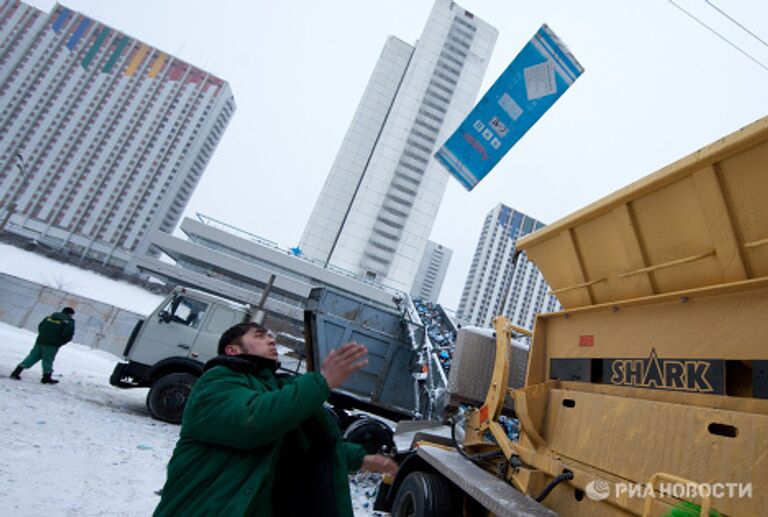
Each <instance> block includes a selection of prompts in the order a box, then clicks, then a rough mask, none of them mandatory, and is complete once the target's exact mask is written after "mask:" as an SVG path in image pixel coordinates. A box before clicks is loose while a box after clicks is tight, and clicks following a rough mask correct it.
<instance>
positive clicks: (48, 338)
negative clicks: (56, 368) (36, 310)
mask: <svg viewBox="0 0 768 517" xmlns="http://www.w3.org/2000/svg"><path fill="white" fill-rule="evenodd" d="M74 314H75V309H73V308H72V307H64V308H63V309H62V310H61V312H54V313H53V314H51V315H50V316H47V317H45V318H43V321H41V322H40V324H39V325H38V326H37V339H36V340H35V346H33V347H32V350H31V351H30V352H29V355H28V356H27V357H26V358H25V359H24V360H23V361H22V362H21V363H19V365H18V366H17V367H16V369H15V370H13V373H11V379H16V380H17V381H18V380H21V371H22V370H24V369H25V368H31V367H32V366H34V365H35V363H37V362H38V361H40V360H41V359H42V361H43V378H42V379H41V380H40V382H42V383H43V384H58V382H59V381H57V380H55V379H53V378H51V374H52V373H53V360H54V359H55V358H56V353H57V352H58V351H59V348H60V347H61V346H62V345H66V344H67V343H69V342H70V341H72V336H74V335H75V320H74V318H72V316H74Z"/></svg>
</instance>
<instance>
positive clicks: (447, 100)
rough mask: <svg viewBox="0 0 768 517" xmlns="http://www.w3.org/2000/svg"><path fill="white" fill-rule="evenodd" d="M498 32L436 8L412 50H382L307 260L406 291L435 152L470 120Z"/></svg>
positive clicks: (306, 249)
mask: <svg viewBox="0 0 768 517" xmlns="http://www.w3.org/2000/svg"><path fill="white" fill-rule="evenodd" d="M496 36H497V31H496V29H494V28H493V27H491V26H490V25H489V24H487V23H486V22H484V21H482V20H480V19H478V18H477V17H476V16H474V15H473V14H472V13H470V12H468V11H465V10H464V9H463V8H462V7H460V6H458V5H457V4H455V3H454V2H452V1H450V0H437V1H436V2H435V4H434V6H433V8H432V11H431V13H430V15H429V18H428V20H427V23H426V25H425V27H424V31H423V33H422V35H421V38H420V39H419V40H418V42H417V43H416V45H415V46H411V45H408V44H407V43H404V42H403V41H401V40H399V39H397V38H394V37H390V38H389V39H388V41H387V43H386V45H385V46H384V50H383V51H382V53H381V56H380V57H379V60H378V62H377V64H376V67H375V69H374V71H373V74H372V76H371V79H370V81H369V82H368V86H367V87H366V89H365V92H364V94H363V98H362V100H361V101H360V104H359V106H358V108H357V111H356V112H355V115H354V117H353V119H352V123H351V125H350V127H349V130H348V131H347V134H346V136H345V137H344V141H343V142H342V145H341V148H340V150H339V152H338V154H337V155H336V160H335V161H334V163H333V166H332V167H331V171H330V172H329V174H328V178H327V179H326V182H325V185H324V186H323V189H322V191H321V193H320V196H319V197H318V200H317V203H316V204H315V207H314V209H313V211H312V214H311V217H310V219H309V222H308V223H307V226H306V228H305V230H304V233H303V235H302V238H301V241H300V247H301V250H302V252H303V253H304V254H305V255H306V256H307V257H309V258H311V259H314V260H317V261H319V262H321V263H324V264H328V265H332V266H335V267H337V268H341V269H344V270H347V271H349V272H352V273H354V274H356V275H358V276H361V277H364V278H368V279H373V280H376V281H379V282H381V283H382V284H384V285H387V286H389V287H393V288H396V289H400V290H402V291H406V292H407V291H409V290H410V289H411V286H412V284H413V280H414V276H415V274H416V271H417V268H418V266H419V261H420V260H421V257H422V255H423V254H424V249H425V247H426V245H427V239H428V238H429V234H430V232H431V230H432V225H433V223H434V219H435V217H436V215H437V210H438V208H439V205H440V201H441V200H442V197H443V193H444V191H445V187H446V183H447V181H448V174H447V173H446V172H445V170H444V169H443V168H442V167H441V166H439V165H438V164H437V162H436V161H435V160H434V159H433V157H432V154H433V152H434V151H435V150H436V149H437V148H438V147H439V145H441V144H442V143H443V141H444V140H445V139H446V138H447V137H448V136H450V134H451V133H452V132H453V131H454V130H455V128H456V127H457V126H458V125H459V124H460V122H461V120H462V119H463V117H464V116H465V115H466V114H467V113H468V112H469V110H470V109H471V108H472V105H473V103H474V100H475V97H476V96H477V92H478V90H479V88H480V85H481V82H482V79H483V75H484V74H485V70H486V68H487V65H488V60H489V58H490V55H491V52H492V50H493V46H494V44H495V42H496Z"/></svg>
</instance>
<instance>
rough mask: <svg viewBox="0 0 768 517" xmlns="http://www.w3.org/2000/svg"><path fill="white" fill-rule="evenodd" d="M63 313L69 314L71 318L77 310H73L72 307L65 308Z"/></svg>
mask: <svg viewBox="0 0 768 517" xmlns="http://www.w3.org/2000/svg"><path fill="white" fill-rule="evenodd" d="M61 312H63V313H64V314H69V315H70V316H72V315H73V314H74V313H75V309H73V308H72V307H64V309H62V311H61Z"/></svg>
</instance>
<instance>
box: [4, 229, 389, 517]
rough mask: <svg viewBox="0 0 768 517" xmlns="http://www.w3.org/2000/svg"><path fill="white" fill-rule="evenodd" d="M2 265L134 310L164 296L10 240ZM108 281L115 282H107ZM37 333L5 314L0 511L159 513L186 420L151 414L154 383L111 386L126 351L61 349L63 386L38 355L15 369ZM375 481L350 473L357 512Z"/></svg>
mask: <svg viewBox="0 0 768 517" xmlns="http://www.w3.org/2000/svg"><path fill="white" fill-rule="evenodd" d="M0 271H2V272H4V273H9V274H12V275H16V276H19V277H22V278H26V279H28V280H32V281H36V282H39V283H46V284H47V285H52V286H55V287H58V288H61V289H65V290H70V291H72V292H76V293H77V294H80V295H83V296H87V297H90V298H93V299H96V300H100V301H103V302H106V303H111V304H113V305H118V306H120V307H123V308H126V309H129V310H134V311H136V312H142V313H144V312H146V311H145V310H141V311H140V310H139V308H140V307H147V306H150V307H151V306H154V305H156V304H157V303H158V302H157V301H156V300H157V296H156V295H153V294H151V293H146V292H144V291H143V290H141V289H139V288H137V287H134V286H132V285H128V284H123V283H121V282H116V281H113V280H109V279H106V278H105V277H102V276H100V275H96V274H95V273H92V272H89V271H85V270H81V269H78V268H76V267H73V266H69V265H66V264H60V263H58V262H56V261H53V260H51V259H48V258H46V257H42V256H39V255H36V254H33V253H30V252H27V251H24V250H20V249H18V248H15V247H12V246H7V245H2V244H0ZM107 281H109V282H113V284H114V285H113V284H109V288H105V283H104V282H107ZM145 297H154V300H155V301H151V300H152V299H153V298H145ZM150 302H151V303H150ZM34 339H35V334H34V333H32V332H29V331H26V330H23V329H19V328H16V327H13V326H10V325H7V324H5V323H0V509H1V510H0V512H1V513H2V515H14V516H18V517H26V516H30V517H31V516H37V515H57V516H58V515H64V516H78V517H81V516H82V517H88V516H99V515H104V516H120V517H123V516H125V517H128V516H147V515H151V514H152V511H153V510H154V508H155V506H156V505H157V502H158V500H159V498H158V496H157V495H156V494H155V491H156V490H159V489H160V488H161V487H162V486H163V483H164V482H165V467H166V464H167V463H168V460H169V459H170V457H171V452H172V451H173V447H174V445H175V443H176V439H177V437H178V432H179V427H178V426H176V425H171V424H166V423H163V422H158V421H156V420H153V419H152V418H150V416H149V413H148V412H147V410H146V408H145V398H146V393H147V390H146V389H131V390H121V389H118V388H114V387H112V386H110V385H109V376H110V374H111V373H112V369H113V368H114V366H115V363H116V362H117V361H118V358H117V357H115V356H113V355H111V354H109V353H106V352H103V351H98V350H92V349H90V348H88V347H86V346H83V345H78V344H68V345H66V346H64V347H63V348H62V349H61V350H60V351H59V354H58V356H57V357H56V362H55V366H54V368H55V370H56V371H55V373H54V378H58V379H59V380H60V381H61V382H60V383H59V384H57V385H55V386H49V385H44V384H40V374H41V370H40V363H38V364H37V365H35V366H34V367H33V368H31V369H30V370H25V371H24V372H23V373H22V380H21V381H15V380H12V379H10V378H9V377H8V375H9V374H10V372H11V371H12V370H13V368H14V367H15V366H16V365H17V364H18V363H19V361H21V359H23V358H24V357H25V356H26V354H27V353H28V352H29V349H30V347H31V346H32V343H33V342H34ZM75 340H77V335H75ZM377 481H378V478H377V476H372V475H368V474H358V475H356V476H353V477H352V478H351V480H350V490H351V492H352V499H353V504H354V507H355V515H357V516H367V515H373V512H372V511H371V510H370V507H371V505H372V498H373V497H374V495H375V491H376V482H377Z"/></svg>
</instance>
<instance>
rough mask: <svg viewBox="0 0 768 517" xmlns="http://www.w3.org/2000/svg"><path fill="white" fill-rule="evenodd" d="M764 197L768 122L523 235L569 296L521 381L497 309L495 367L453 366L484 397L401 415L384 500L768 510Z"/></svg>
mask: <svg viewBox="0 0 768 517" xmlns="http://www.w3.org/2000/svg"><path fill="white" fill-rule="evenodd" d="M766 200H768V118H763V119H761V120H759V121H757V122H755V123H753V124H751V125H749V126H747V127H745V128H743V129H741V130H739V131H737V132H735V133H733V134H731V135H729V136H727V137H725V138H723V139H721V140H719V141H717V142H715V143H713V144H711V145H709V146H707V147H705V148H703V149H701V150H699V151H697V152H695V153H693V154H691V155H689V156H687V157H685V158H683V159H681V160H679V161H677V162H675V163H673V164H671V165H669V166H667V167H665V168H663V169H661V170H660V171H658V172H656V173H654V174H651V175H649V176H647V177H645V178H643V179H641V180H639V181H637V182H635V183H633V184H631V185H629V186H627V187H625V188H623V189H621V190H619V191H617V192H615V193H614V194H612V195H609V196H608V197H606V198H604V199H602V200H599V201H597V202H595V203H593V204H591V205H589V206H587V207H586V208H584V209H581V210H579V211H577V212H575V213H573V214H571V215H569V216H567V217H565V218H563V219H561V220H560V221H557V222H555V223H553V224H551V225H549V226H547V227H545V228H543V229H541V230H539V231H537V232H535V233H533V234H531V235H528V236H526V237H524V238H522V239H520V240H519V241H518V243H517V248H518V250H519V251H520V252H522V253H526V254H527V256H528V258H529V259H530V260H531V261H533V262H534V263H535V264H536V265H537V266H538V267H539V269H540V270H541V271H542V273H543V274H544V276H545V278H546V280H547V282H548V283H549V285H550V287H551V289H552V292H553V293H554V294H556V295H557V297H558V299H559V300H560V302H561V304H562V306H563V310H562V311H560V312H556V313H549V314H539V315H538V316H537V318H536V321H535V324H534V328H533V333H532V341H531V347H530V351H529V355H528V363H527V371H526V376H525V382H524V386H522V387H520V388H517V389H515V388H514V387H513V388H510V387H509V370H510V367H509V357H510V347H509V341H510V340H511V339H512V338H513V336H514V334H515V333H516V332H518V331H520V330H521V329H517V328H515V327H514V326H512V325H510V324H509V322H508V321H506V319H505V318H503V317H498V318H496V319H495V321H494V329H495V343H494V342H493V341H491V346H492V348H494V351H493V353H492V354H491V356H490V357H492V358H491V359H490V360H489V361H490V362H491V363H492V364H493V368H492V369H491V370H492V373H491V374H490V375H489V376H487V377H486V378H484V379H476V378H474V377H477V371H478V370H477V368H473V367H466V366H464V365H462V364H459V363H457V361H456V360H454V366H453V368H454V369H456V374H457V375H459V376H463V377H468V378H473V379H474V380H475V381H479V380H482V381H483V382H484V386H485V389H486V390H487V391H486V396H485V398H484V400H482V401H481V402H480V403H478V404H477V405H475V406H474V407H469V408H467V409H465V410H464V411H461V412H457V413H456V415H454V417H453V419H452V420H451V421H449V422H434V423H425V422H411V423H407V425H405V424H404V425H402V426H401V427H400V428H399V429H398V432H397V433H396V436H395V442H396V444H397V446H398V453H399V456H400V458H401V468H400V470H399V472H398V474H397V476H396V477H394V478H393V479H388V480H386V481H387V482H386V483H385V484H382V487H381V489H380V491H379V494H378V497H377V501H376V504H375V509H377V510H381V511H390V512H391V513H392V515H393V516H395V517H399V516H402V515H419V516H438V515H489V514H491V515H509V516H512V515H555V514H557V515H562V516H640V515H642V516H662V515H663V516H682V515H701V516H710V515H733V516H756V515H765V514H766V509H767V508H768V438H766V437H768V337H766V336H768V203H767V202H766ZM461 355H462V356H463V357H470V358H471V357H476V356H477V354H473V353H472V350H469V351H466V350H464V351H463V353H462V354H461ZM451 373H452V374H453V373H454V371H453V370H452V372H451ZM473 376H474V377H473ZM470 384H471V383H470ZM458 385H461V383H459V384H458ZM452 395H457V396H459V398H464V399H467V398H472V397H467V396H463V397H462V395H463V394H461V393H459V394H452ZM475 398H476V397H475ZM509 413H511V414H512V415H513V416H514V417H515V418H516V422H517V423H518V429H517V431H518V432H517V433H515V436H513V437H510V434H509V433H508V432H506V431H507V430H506V429H505V428H504V427H503V426H502V419H503V417H504V416H505V414H509Z"/></svg>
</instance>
